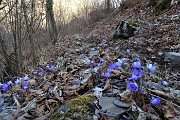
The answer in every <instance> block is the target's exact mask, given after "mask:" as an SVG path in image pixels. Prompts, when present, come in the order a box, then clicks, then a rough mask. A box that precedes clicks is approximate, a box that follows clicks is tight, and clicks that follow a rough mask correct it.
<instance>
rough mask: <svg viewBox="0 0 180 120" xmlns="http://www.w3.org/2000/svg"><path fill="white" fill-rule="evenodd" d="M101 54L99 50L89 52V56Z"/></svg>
mask: <svg viewBox="0 0 180 120" xmlns="http://www.w3.org/2000/svg"><path fill="white" fill-rule="evenodd" d="M97 55H99V51H90V52H89V56H90V57H92V56H97Z"/></svg>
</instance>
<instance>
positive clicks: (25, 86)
mask: <svg viewBox="0 0 180 120" xmlns="http://www.w3.org/2000/svg"><path fill="white" fill-rule="evenodd" d="M23 88H24V90H27V89H28V88H29V82H28V81H26V82H25V83H24V85H23Z"/></svg>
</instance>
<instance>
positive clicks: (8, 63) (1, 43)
mask: <svg viewBox="0 0 180 120" xmlns="http://www.w3.org/2000/svg"><path fill="white" fill-rule="evenodd" d="M0 46H1V50H2V53H3V57H4V59H5V61H6V64H5V65H6V68H7V69H6V70H7V71H8V73H9V74H13V70H12V64H11V59H9V55H8V53H7V47H6V44H5V42H4V40H3V38H2V36H1V33H0Z"/></svg>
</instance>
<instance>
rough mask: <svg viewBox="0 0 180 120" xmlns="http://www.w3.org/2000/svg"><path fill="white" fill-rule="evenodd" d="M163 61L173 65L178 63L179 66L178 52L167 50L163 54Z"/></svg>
mask: <svg viewBox="0 0 180 120" xmlns="http://www.w3.org/2000/svg"><path fill="white" fill-rule="evenodd" d="M164 61H165V62H170V63H171V64H173V65H178V66H180V53H176V52H168V53H166V55H165V59H164Z"/></svg>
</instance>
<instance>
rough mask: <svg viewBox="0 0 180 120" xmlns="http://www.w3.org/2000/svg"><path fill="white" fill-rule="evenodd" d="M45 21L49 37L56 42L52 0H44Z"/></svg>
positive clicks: (56, 34)
mask: <svg viewBox="0 0 180 120" xmlns="http://www.w3.org/2000/svg"><path fill="white" fill-rule="evenodd" d="M46 22H47V25H48V29H49V32H50V38H51V39H52V40H53V43H56V42H57V36H58V33H57V28H56V22H55V18H54V12H53V0H46Z"/></svg>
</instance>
